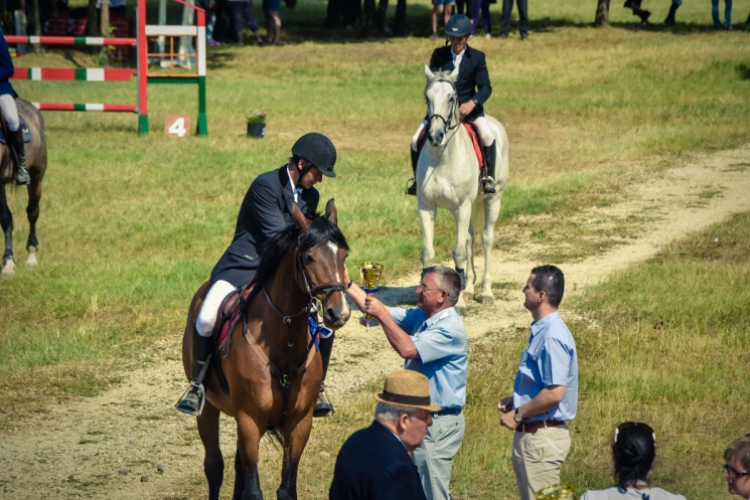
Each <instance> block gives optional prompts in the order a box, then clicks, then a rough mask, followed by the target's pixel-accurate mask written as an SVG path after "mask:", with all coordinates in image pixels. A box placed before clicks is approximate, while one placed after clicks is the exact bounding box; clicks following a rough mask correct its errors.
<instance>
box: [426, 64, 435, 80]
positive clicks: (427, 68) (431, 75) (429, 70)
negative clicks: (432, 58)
mask: <svg viewBox="0 0 750 500" xmlns="http://www.w3.org/2000/svg"><path fill="white" fill-rule="evenodd" d="M424 76H426V77H427V82H429V81H430V80H432V79H433V77H434V76H435V73H433V72H432V70H431V69H430V67H429V66H427V65H426V64H425V65H424Z"/></svg>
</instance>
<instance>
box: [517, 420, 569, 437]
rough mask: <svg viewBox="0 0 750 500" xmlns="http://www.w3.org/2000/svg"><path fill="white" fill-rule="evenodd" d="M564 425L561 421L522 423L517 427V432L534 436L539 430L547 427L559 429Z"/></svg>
mask: <svg viewBox="0 0 750 500" xmlns="http://www.w3.org/2000/svg"><path fill="white" fill-rule="evenodd" d="M564 423H565V422H562V421H560V420H537V421H535V422H521V423H520V424H518V426H517V427H516V432H529V433H531V434H533V433H535V432H536V431H538V430H539V429H543V428H545V427H557V426H559V425H563V424H564Z"/></svg>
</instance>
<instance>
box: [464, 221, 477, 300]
mask: <svg viewBox="0 0 750 500" xmlns="http://www.w3.org/2000/svg"><path fill="white" fill-rule="evenodd" d="M473 212H474V208H473V207H472V219H471V220H470V221H469V238H468V240H467V241H466V289H465V290H464V299H465V300H466V301H469V300H474V285H475V284H476V281H477V273H476V270H475V269H474V236H475V234H474V227H475V226H474V219H473V217H474V213H473Z"/></svg>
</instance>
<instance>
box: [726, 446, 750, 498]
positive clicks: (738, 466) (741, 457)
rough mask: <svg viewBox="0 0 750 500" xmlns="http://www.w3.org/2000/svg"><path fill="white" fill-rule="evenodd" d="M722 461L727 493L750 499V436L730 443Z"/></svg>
mask: <svg viewBox="0 0 750 500" xmlns="http://www.w3.org/2000/svg"><path fill="white" fill-rule="evenodd" d="M724 460H726V463H725V464H724V478H726V480H727V488H728V489H729V493H732V494H733V495H739V496H741V497H742V498H746V499H750V434H745V435H744V436H742V437H741V438H737V439H735V440H734V441H732V444H730V445H729V446H727V449H726V450H725V451H724Z"/></svg>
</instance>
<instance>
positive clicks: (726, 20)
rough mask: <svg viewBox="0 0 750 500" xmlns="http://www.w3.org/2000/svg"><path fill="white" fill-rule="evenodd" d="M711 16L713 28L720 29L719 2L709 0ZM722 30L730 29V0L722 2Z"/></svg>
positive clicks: (717, 0)
mask: <svg viewBox="0 0 750 500" xmlns="http://www.w3.org/2000/svg"><path fill="white" fill-rule="evenodd" d="M711 15H712V16H713V18H714V28H715V29H717V30H720V29H721V19H719V0H711ZM724 28H726V29H727V30H731V29H732V0H724Z"/></svg>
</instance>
